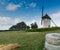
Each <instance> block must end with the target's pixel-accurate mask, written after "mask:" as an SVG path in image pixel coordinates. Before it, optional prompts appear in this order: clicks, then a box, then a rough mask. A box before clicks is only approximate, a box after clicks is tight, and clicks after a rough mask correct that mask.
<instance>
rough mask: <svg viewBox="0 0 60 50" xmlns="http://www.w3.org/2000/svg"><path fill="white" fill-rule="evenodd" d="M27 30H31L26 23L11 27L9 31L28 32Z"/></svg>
mask: <svg viewBox="0 0 60 50" xmlns="http://www.w3.org/2000/svg"><path fill="white" fill-rule="evenodd" d="M26 29H30V27H29V26H27V25H26V24H25V22H20V23H17V24H16V25H13V26H12V27H10V29H9V30H26Z"/></svg>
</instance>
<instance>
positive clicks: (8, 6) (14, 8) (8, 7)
mask: <svg viewBox="0 0 60 50" xmlns="http://www.w3.org/2000/svg"><path fill="white" fill-rule="evenodd" d="M19 7H21V5H19V4H8V5H7V6H6V10H10V11H12V10H16V9H17V8H19Z"/></svg>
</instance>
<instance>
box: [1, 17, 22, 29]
mask: <svg viewBox="0 0 60 50" xmlns="http://www.w3.org/2000/svg"><path fill="white" fill-rule="evenodd" d="M19 22H21V20H20V19H19V18H14V19H12V18H11V17H1V16H0V30H6V29H9V28H10V27H11V26H12V25H15V24H16V23H19Z"/></svg>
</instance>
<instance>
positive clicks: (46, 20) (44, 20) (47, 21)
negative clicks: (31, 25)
mask: <svg viewBox="0 0 60 50" xmlns="http://www.w3.org/2000/svg"><path fill="white" fill-rule="evenodd" d="M51 22H52V23H53V24H54V25H55V26H56V27H57V25H56V24H55V23H54V21H53V20H52V18H51V17H50V16H49V15H48V14H47V13H46V14H45V15H44V1H43V0H42V17H41V25H42V26H43V28H50V27H51Z"/></svg>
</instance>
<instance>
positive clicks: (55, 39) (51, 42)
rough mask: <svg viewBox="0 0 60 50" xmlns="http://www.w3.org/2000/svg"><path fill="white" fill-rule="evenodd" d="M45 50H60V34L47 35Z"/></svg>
mask: <svg viewBox="0 0 60 50" xmlns="http://www.w3.org/2000/svg"><path fill="white" fill-rule="evenodd" d="M44 50H60V34H59V33H50V34H47V35H46V41H45V48H44Z"/></svg>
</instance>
